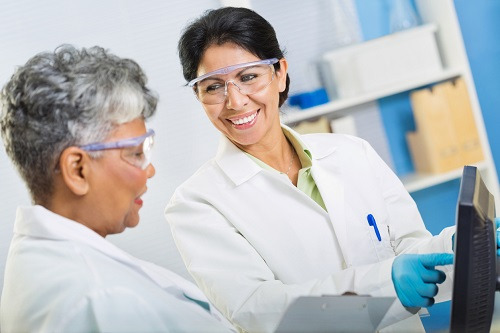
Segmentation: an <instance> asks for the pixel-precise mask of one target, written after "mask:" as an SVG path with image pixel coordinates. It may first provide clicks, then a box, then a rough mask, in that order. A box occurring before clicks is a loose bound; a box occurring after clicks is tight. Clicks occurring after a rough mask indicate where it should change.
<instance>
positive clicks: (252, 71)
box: [188, 58, 279, 105]
mask: <svg viewBox="0 0 500 333" xmlns="http://www.w3.org/2000/svg"><path fill="white" fill-rule="evenodd" d="M278 61H279V60H278V59H276V58H272V59H265V60H259V61H252V62H247V63H243V64H237V65H232V66H228V67H224V68H220V69H218V70H215V71H213V72H209V73H206V74H203V75H201V76H198V77H197V78H196V79H194V80H191V81H189V83H188V87H192V88H193V91H194V93H195V95H196V98H198V100H199V101H200V102H202V103H203V104H210V105H211V104H220V103H223V102H224V101H225V100H226V97H227V87H228V84H229V83H232V84H233V85H234V86H235V87H236V88H238V91H239V92H240V93H241V94H244V95H252V94H255V93H257V92H259V91H261V90H262V89H264V88H265V87H267V86H268V85H269V84H271V82H272V81H273V79H274V66H272V65H274V64H275V63H277V62H278ZM236 70H240V71H238V72H237V74H236V75H235V77H234V78H233V79H231V80H223V79H222V78H221V77H220V76H219V75H226V74H230V73H232V72H234V71H236Z"/></svg>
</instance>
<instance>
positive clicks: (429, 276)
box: [420, 268, 446, 284]
mask: <svg viewBox="0 0 500 333" xmlns="http://www.w3.org/2000/svg"><path fill="white" fill-rule="evenodd" d="M420 276H421V277H422V282H425V283H437V284H440V283H443V282H444V280H446V274H445V273H444V272H443V271H440V270H439V269H428V268H423V269H422V271H421V275H420Z"/></svg>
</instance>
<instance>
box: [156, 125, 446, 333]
mask: <svg viewBox="0 0 500 333" xmlns="http://www.w3.org/2000/svg"><path fill="white" fill-rule="evenodd" d="M295 135H296V136H298V134H297V133H295ZM300 138H301V140H302V141H303V142H304V143H305V145H306V146H307V147H308V149H309V150H310V152H311V153H312V157H313V162H312V169H311V172H312V175H313V178H314V180H315V182H316V184H317V186H318V188H319V191H320V193H321V195H322V198H323V200H324V202H325V205H326V208H327V210H328V212H326V211H325V210H323V209H322V208H321V207H320V206H319V205H318V204H316V202H314V201H313V200H312V199H311V198H309V197H308V196H307V195H305V194H304V193H303V192H301V191H300V190H299V189H297V188H296V187H295V186H293V184H292V183H291V182H290V181H289V179H288V177H287V176H286V175H284V174H277V173H273V172H269V171H268V170H264V169H262V168H261V167H259V166H258V165H257V164H256V163H255V162H254V161H252V160H251V159H250V158H249V157H248V156H247V155H246V154H245V153H243V152H242V151H241V150H239V149H238V148H237V147H236V146H235V145H233V144H232V143H231V142H230V141H229V140H228V139H227V138H225V137H222V138H221V141H220V145H219V149H218V152H217V154H216V157H215V158H214V159H212V160H210V161H209V162H207V163H206V164H204V165H203V166H202V167H201V168H200V169H199V170H198V171H197V172H196V173H195V174H194V175H193V176H192V177H191V178H190V179H188V180H187V181H186V182H185V183H184V184H182V185H181V186H180V187H179V188H178V189H177V190H176V192H175V194H174V196H173V197H172V199H171V201H170V202H169V204H168V205H167V208H166V211H165V216H166V219H167V221H168V222H169V223H170V226H171V230H172V233H173V236H174V240H175V242H176V244H177V246H178V248H179V251H180V253H181V255H182V257H183V260H184V262H185V264H186V267H187V269H188V270H189V272H190V273H191V274H192V276H193V277H194V279H195V281H196V282H197V283H198V286H199V287H200V288H201V289H202V290H203V291H204V292H205V294H206V295H207V296H208V298H209V299H210V300H211V301H212V303H213V304H215V305H216V306H217V307H218V309H219V310H220V311H221V312H222V313H223V314H224V315H225V316H226V317H227V318H228V319H230V320H231V321H232V322H233V323H234V324H235V325H236V326H237V327H238V328H239V329H240V330H248V331H252V332H272V331H273V330H274V329H275V327H276V326H277V324H278V322H279V320H280V317H281V315H282V313H283V312H284V311H285V309H286V308H287V306H288V305H289V304H290V303H291V302H292V301H293V299H294V298H296V297H297V296H300V295H322V294H342V293H344V292H346V291H352V292H356V293H358V294H368V295H372V296H396V293H395V290H394V287H393V283H392V280H391V267H392V262H393V259H394V256H395V253H396V254H400V253H426V252H449V253H451V252H452V241H451V235H452V234H453V232H454V228H448V229H445V230H444V231H443V232H442V233H441V234H440V235H439V236H436V237H432V236H431V234H430V233H429V232H428V231H427V230H426V229H425V227H424V224H423V222H422V219H421V217H420V214H419V212H418V210H417V207H416V205H415V203H414V201H413V200H412V198H411V197H410V195H409V194H408V192H407V191H406V190H405V188H404V187H403V185H402V184H401V182H400V181H399V179H398V178H397V177H396V176H395V175H394V173H393V172H392V171H391V170H390V169H389V168H388V167H387V165H386V164H385V163H384V162H383V161H382V160H381V158H380V157H379V156H378V155H377V154H376V153H375V151H374V150H373V149H372V147H371V146H370V145H369V144H368V143H367V142H365V141H364V140H362V139H359V138H355V137H351V136H346V135H339V134H311V135H305V136H300ZM368 214H372V215H373V216H374V217H375V219H376V221H377V224H378V228H379V230H380V234H381V238H382V241H378V240H377V238H376V235H375V233H374V230H373V228H372V227H370V226H369V225H368V222H367V215H368ZM445 271H447V270H446V269H445ZM448 275H450V274H449V271H448ZM450 282H451V276H448V278H447V281H446V282H445V283H444V284H443V285H441V287H440V290H441V291H448V293H447V294H443V293H442V294H443V297H444V298H448V299H449V296H450V289H451V288H450V286H451V283H450ZM411 315H412V314H411V313H409V312H407V311H406V310H404V308H403V307H402V306H401V304H400V303H399V301H398V302H397V304H395V305H394V306H393V308H392V309H391V311H390V313H389V314H388V315H387V316H386V319H385V320H386V323H392V322H394V321H399V320H401V319H404V318H408V317H410V316H411ZM390 328H391V327H390ZM392 328H393V329H394V331H397V330H403V331H406V332H407V331H412V330H417V331H418V330H423V327H422V324H421V322H420V320H419V318H418V316H413V317H411V318H408V319H407V320H404V321H402V322H400V323H399V324H397V325H393V326H392Z"/></svg>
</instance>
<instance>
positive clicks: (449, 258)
mask: <svg viewBox="0 0 500 333" xmlns="http://www.w3.org/2000/svg"><path fill="white" fill-rule="evenodd" d="M419 257H420V262H421V263H422V265H424V267H426V268H434V267H435V266H444V265H451V264H453V254H451V253H430V254H422V255H420V256H419Z"/></svg>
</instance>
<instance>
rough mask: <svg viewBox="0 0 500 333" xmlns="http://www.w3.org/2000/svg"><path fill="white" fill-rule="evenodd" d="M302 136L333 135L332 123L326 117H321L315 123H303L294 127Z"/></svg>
mask: <svg viewBox="0 0 500 333" xmlns="http://www.w3.org/2000/svg"><path fill="white" fill-rule="evenodd" d="M293 129H294V130H295V131H297V132H298V133H300V134H309V133H331V132H332V130H331V128H330V122H329V120H328V119H327V118H326V117H319V118H318V119H316V120H313V121H305V120H304V121H301V122H300V123H298V124H297V125H295V126H294V127H293Z"/></svg>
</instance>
